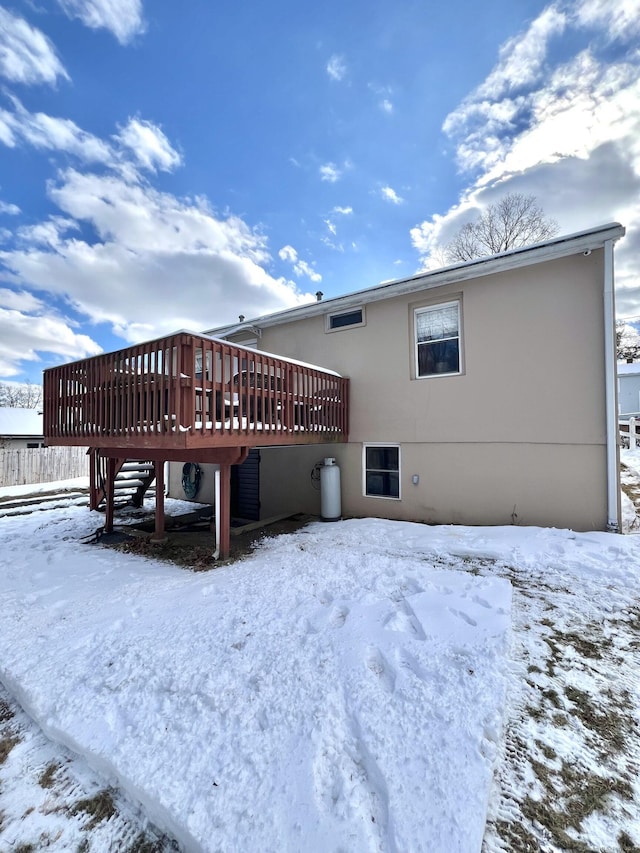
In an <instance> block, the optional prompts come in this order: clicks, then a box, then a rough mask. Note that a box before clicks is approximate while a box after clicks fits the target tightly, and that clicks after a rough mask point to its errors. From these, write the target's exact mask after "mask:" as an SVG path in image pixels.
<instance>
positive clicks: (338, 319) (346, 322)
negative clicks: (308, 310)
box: [326, 307, 365, 332]
mask: <svg viewBox="0 0 640 853" xmlns="http://www.w3.org/2000/svg"><path fill="white" fill-rule="evenodd" d="M364 322H365V317H364V308H363V307H360V308H353V309H352V310H351V311H341V312H340V313H337V314H327V324H326V331H327V332H337V331H338V330H340V329H347V328H350V327H353V326H364Z"/></svg>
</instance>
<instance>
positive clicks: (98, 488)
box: [89, 448, 156, 509]
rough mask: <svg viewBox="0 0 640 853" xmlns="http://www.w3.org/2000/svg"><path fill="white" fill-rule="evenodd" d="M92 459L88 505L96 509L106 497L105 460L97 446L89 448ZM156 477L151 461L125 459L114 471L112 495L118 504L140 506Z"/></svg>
mask: <svg viewBox="0 0 640 853" xmlns="http://www.w3.org/2000/svg"><path fill="white" fill-rule="evenodd" d="M90 454H91V455H93V457H94V461H93V464H92V465H91V471H92V476H91V483H90V490H89V494H90V506H91V509H98V508H99V507H100V506H101V505H102V504H103V503H104V501H105V499H106V482H107V465H106V462H107V460H106V459H105V458H104V457H102V456H101V455H100V450H99V449H98V448H91V450H90ZM155 478H156V469H155V464H154V463H153V462H149V461H144V460H136V459H126V460H125V461H124V462H123V463H122V464H121V465H120V467H119V468H118V469H117V471H116V478H115V482H114V496H115V500H116V502H117V503H119V504H123V503H126V504H131V505H132V506H135V507H140V506H142V503H143V501H144V496H145V494H146V492H147V490H148V489H149V488H150V486H151V485H152V484H153V482H154V481H155Z"/></svg>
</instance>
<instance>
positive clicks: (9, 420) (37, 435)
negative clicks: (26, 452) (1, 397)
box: [0, 406, 44, 449]
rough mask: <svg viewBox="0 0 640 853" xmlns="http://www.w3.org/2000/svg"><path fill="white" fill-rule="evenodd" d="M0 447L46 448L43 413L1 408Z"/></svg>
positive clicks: (6, 407) (31, 410)
mask: <svg viewBox="0 0 640 853" xmlns="http://www.w3.org/2000/svg"><path fill="white" fill-rule="evenodd" d="M0 447H3V448H6V449H9V448H11V449H20V448H32V447H33V448H35V447H44V434H43V428H42V412H40V411H38V410H37V409H22V408H17V407H16V408H14V407H12V406H1V407H0Z"/></svg>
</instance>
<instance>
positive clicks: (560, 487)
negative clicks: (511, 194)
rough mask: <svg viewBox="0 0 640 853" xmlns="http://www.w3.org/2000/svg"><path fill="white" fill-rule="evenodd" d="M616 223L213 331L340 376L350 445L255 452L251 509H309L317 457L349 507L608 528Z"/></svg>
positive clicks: (615, 506)
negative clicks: (333, 463) (325, 461)
mask: <svg viewBox="0 0 640 853" xmlns="http://www.w3.org/2000/svg"><path fill="white" fill-rule="evenodd" d="M623 234H624V229H623V228H622V227H621V226H620V225H618V224H615V223H614V224H611V225H607V226H603V227H602V228H595V229H592V230H589V231H585V232H581V233H579V234H575V235H571V236H568V237H558V238H555V239H553V240H549V241H547V242H545V243H543V244H539V245H536V246H533V247H529V248H524V249H517V250H513V251H510V252H506V253H504V254H502V255H498V256H495V257H491V258H483V259H480V260H476V261H472V262H469V263H466V264H462V265H459V266H456V267H451V268H447V269H444V270H438V271H435V272H426V273H424V274H421V275H417V276H414V277H412V278H409V279H405V280H402V281H396V282H391V283H386V284H382V285H379V286H377V287H373V288H371V289H369V290H363V291H360V292H357V293H353V294H349V295H347V296H344V297H339V298H337V299H331V300H325V301H323V302H319V303H314V304H311V305H306V306H302V307H299V308H295V309H291V310H288V311H283V312H281V313H278V314H272V315H269V316H265V317H260V318H257V319H251V320H250V321H249V322H247V323H246V324H240V325H234V326H233V327H223V328H217V329H212V330H211V331H210V332H209V333H208V334H211V335H214V336H217V337H223V338H228V339H229V340H232V341H233V342H235V343H240V344H244V343H247V342H249V339H250V340H251V343H252V344H254V343H255V342H256V341H257V347H258V348H259V349H260V350H264V351H267V352H273V353H279V354H281V355H282V356H284V357H288V358H294V359H304V360H305V361H311V362H315V363H318V364H322V365H324V366H325V367H327V368H332V369H334V370H336V371H338V372H340V374H342V375H343V376H348V377H349V379H350V389H351V390H350V425H349V439H348V443H346V444H341V445H333V446H331V447H326V448H325V449H324V452H323V449H322V448H321V447H317V446H311V447H268V448H263V449H261V450H260V462H259V477H258V478H256V477H255V475H254V482H256V483H257V484H256V486H255V488H256V489H259V506H260V515H261V517H262V518H266V517H269V516H274V515H278V514H282V513H287V512H297V511H301V510H304V511H308V512H313V513H318V511H319V494H318V491H317V477H316V476H314V474H316V475H317V470H318V469H317V467H316V466H317V464H318V463H321V461H322V458H323V455H324V456H328V457H334V458H335V459H336V460H337V462H338V464H339V466H340V469H341V474H342V477H341V480H342V509H343V514H344V515H347V516H350V515H352V516H376V517H385V518H392V519H405V520H415V521H422V522H428V523H457V524H492V525H494V524H497V525H501V524H523V525H532V524H533V525H545V526H558V527H572V528H575V529H579V530H585V529H604V528H606V527H607V526H608V527H609V528H610V529H617V525H618V519H619V488H618V475H617V465H618V459H617V452H618V451H617V431H616V415H617V412H616V404H615V391H616V389H615V349H614V342H615V338H614V319H613V318H614V312H613V308H614V306H613V245H614V242H615V241H616V240H617V239H618V238H620V237H621V236H622V235H623ZM603 296H604V299H603ZM636 399H637V398H636ZM636 408H637V404H636ZM252 464H253V466H254V468H255V460H254V462H253V463H252ZM172 468H174V466H172ZM203 474H204V475H205V476H204V478H203V480H204V479H206V470H204V471H203ZM171 485H172V491H171V492H170V493H172V494H175V495H176V496H177V495H180V494H181V487H180V483H179V477H176V476H175V474H174V475H173V476H172V477H171ZM201 499H202V497H201ZM256 503H257V501H256Z"/></svg>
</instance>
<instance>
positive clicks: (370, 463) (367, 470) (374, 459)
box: [363, 444, 400, 500]
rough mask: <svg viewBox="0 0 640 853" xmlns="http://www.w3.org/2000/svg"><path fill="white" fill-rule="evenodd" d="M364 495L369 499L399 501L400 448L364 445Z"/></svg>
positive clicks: (396, 446) (395, 446)
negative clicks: (393, 499) (392, 499)
mask: <svg viewBox="0 0 640 853" xmlns="http://www.w3.org/2000/svg"><path fill="white" fill-rule="evenodd" d="M363 469H364V493H365V495H366V496H367V497H370V498H395V499H396V500H399V499H400V447H399V446H398V445H397V444H396V445H381V444H365V446H364V458H363Z"/></svg>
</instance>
